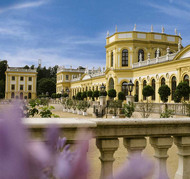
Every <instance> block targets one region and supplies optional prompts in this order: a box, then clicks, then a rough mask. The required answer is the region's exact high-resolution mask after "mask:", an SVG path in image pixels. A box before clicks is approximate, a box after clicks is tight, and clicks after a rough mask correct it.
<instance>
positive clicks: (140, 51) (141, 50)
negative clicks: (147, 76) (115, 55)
mask: <svg viewBox="0 0 190 179" xmlns="http://www.w3.org/2000/svg"><path fill="white" fill-rule="evenodd" d="M140 54H141V55H142V61H144V50H143V49H140V50H139V51H138V62H139V61H140Z"/></svg>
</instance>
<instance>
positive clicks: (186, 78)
mask: <svg viewBox="0 0 190 179" xmlns="http://www.w3.org/2000/svg"><path fill="white" fill-rule="evenodd" d="M183 81H185V82H186V83H187V84H188V85H189V76H188V75H185V76H184V78H183ZM184 99H185V100H189V96H186V97H185V98H184Z"/></svg>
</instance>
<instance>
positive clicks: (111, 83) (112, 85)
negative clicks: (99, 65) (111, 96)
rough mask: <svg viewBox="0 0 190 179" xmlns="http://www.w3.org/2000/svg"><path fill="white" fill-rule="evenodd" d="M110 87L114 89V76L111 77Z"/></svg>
mask: <svg viewBox="0 0 190 179" xmlns="http://www.w3.org/2000/svg"><path fill="white" fill-rule="evenodd" d="M109 89H114V80H113V78H110V80H109Z"/></svg>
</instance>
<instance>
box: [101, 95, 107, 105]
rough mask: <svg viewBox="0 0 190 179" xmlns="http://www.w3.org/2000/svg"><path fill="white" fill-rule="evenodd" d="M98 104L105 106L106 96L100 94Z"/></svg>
mask: <svg viewBox="0 0 190 179" xmlns="http://www.w3.org/2000/svg"><path fill="white" fill-rule="evenodd" d="M99 99H100V106H106V96H100V97H99Z"/></svg>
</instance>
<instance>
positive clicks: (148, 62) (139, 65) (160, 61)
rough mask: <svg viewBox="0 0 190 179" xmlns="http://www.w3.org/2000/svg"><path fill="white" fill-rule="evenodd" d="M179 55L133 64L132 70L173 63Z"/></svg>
mask: <svg viewBox="0 0 190 179" xmlns="http://www.w3.org/2000/svg"><path fill="white" fill-rule="evenodd" d="M176 54H177V53H173V54H167V55H164V56H161V57H158V58H153V59H148V60H145V61H140V62H137V63H133V64H132V68H139V67H143V66H148V65H154V64H157V63H163V62H167V61H171V60H173V59H174V57H175V56H176Z"/></svg>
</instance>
